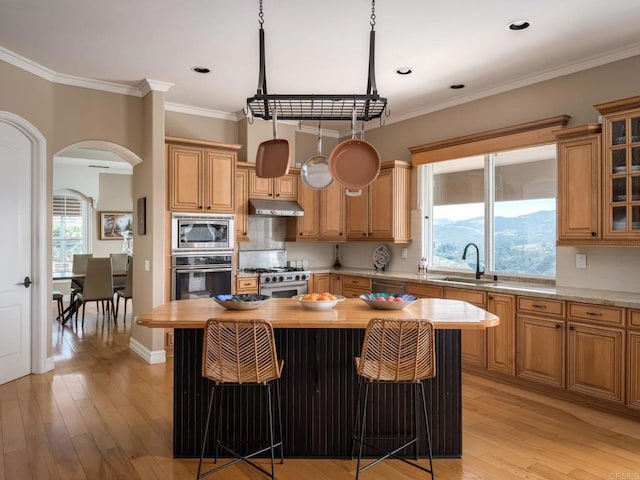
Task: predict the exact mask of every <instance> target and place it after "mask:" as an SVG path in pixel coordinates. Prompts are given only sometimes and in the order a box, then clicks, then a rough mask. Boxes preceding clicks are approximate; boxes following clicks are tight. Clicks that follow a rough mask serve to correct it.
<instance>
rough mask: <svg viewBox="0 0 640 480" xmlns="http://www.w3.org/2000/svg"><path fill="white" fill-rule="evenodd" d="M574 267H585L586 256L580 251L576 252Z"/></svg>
mask: <svg viewBox="0 0 640 480" xmlns="http://www.w3.org/2000/svg"><path fill="white" fill-rule="evenodd" d="M576 268H587V256H586V255H584V254H581V253H578V254H576Z"/></svg>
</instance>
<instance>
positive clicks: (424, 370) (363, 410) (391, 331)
mask: <svg viewBox="0 0 640 480" xmlns="http://www.w3.org/2000/svg"><path fill="white" fill-rule="evenodd" d="M355 363H356V373H357V375H358V404H357V410H356V415H355V417H354V419H355V421H354V428H353V437H352V438H353V440H352V447H351V452H352V457H353V451H354V448H355V446H356V442H359V450H358V463H357V466H356V480H357V479H358V477H359V475H360V473H362V472H363V471H365V470H367V469H368V468H370V467H373V466H374V465H376V464H377V463H378V462H380V461H382V460H384V459H386V458H389V457H392V458H395V459H398V460H401V461H403V462H405V463H407V464H409V465H411V466H412V467H416V468H418V469H420V470H422V471H424V472H427V473H428V474H430V476H431V479H432V480H433V478H434V477H433V452H432V449H431V433H430V431H429V419H428V416H427V402H426V396H425V388H424V383H423V382H422V380H426V379H428V378H433V377H435V375H436V357H435V339H434V329H433V323H432V322H429V321H427V320H417V319H394V318H372V319H371V320H370V321H369V324H368V325H367V329H366V331H365V334H364V340H363V342H362V352H361V354H360V357H356V358H355ZM388 383H406V384H411V385H412V386H413V388H414V395H415V397H416V398H415V399H414V402H413V409H414V412H413V415H414V421H415V427H414V432H413V435H414V436H413V438H411V439H407V438H404V440H405V443H403V444H402V445H401V446H399V447H395V448H394V449H393V450H391V451H387V450H385V449H382V448H380V446H379V445H374V444H372V443H368V442H367V439H368V440H372V439H374V438H383V437H375V436H369V437H365V430H366V425H367V414H368V413H371V414H373V415H374V416H375V417H378V416H380V415H385V414H386V415H391V414H392V413H393V414H394V415H395V414H397V412H373V411H372V412H369V411H368V409H367V406H368V401H369V390H370V389H371V388H373V387H374V386H380V385H382V384H388ZM363 384H364V396H363V395H362V387H363ZM418 392H420V397H421V399H422V414H423V417H424V427H425V430H426V440H427V451H428V453H429V468H426V467H423V466H422V465H419V464H418V463H417V462H413V461H410V460H408V459H406V458H405V457H404V456H401V455H400V452H401V451H402V450H404V449H405V448H407V447H410V446H412V445H413V447H414V452H415V459H416V460H417V459H418V440H419V434H418V430H419V429H418V417H419V415H418V398H417V397H418V396H419V395H418ZM376 397H378V396H377V395H375V396H374V399H376ZM383 397H384V395H383ZM369 410H372V409H371V407H369ZM364 445H367V446H368V447H370V448H373V449H374V450H377V451H379V452H383V455H382V456H381V457H379V458H377V459H376V460H373V461H371V462H370V463H368V464H367V465H365V466H364V467H360V463H361V460H362V451H363V447H364Z"/></svg>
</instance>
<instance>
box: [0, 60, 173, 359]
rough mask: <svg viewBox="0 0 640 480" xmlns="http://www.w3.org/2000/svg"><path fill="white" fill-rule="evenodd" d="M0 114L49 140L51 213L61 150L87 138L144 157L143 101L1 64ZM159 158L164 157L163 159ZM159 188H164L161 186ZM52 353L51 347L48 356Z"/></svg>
mask: <svg viewBox="0 0 640 480" xmlns="http://www.w3.org/2000/svg"><path fill="white" fill-rule="evenodd" d="M0 110H5V111H8V112H11V113H13V114H16V115H19V116H21V117H22V118H24V119H25V120H27V121H29V122H30V123H32V124H33V125H34V126H35V127H36V128H37V129H38V130H39V131H40V132H41V133H42V134H43V135H44V137H45V138H46V140H47V166H46V192H45V195H46V198H47V199H48V203H47V209H48V211H49V212H50V211H51V197H52V183H53V173H52V171H53V168H52V163H53V155H54V154H55V153H57V152H59V151H60V150H62V149H63V148H65V147H67V146H69V145H72V144H74V143H78V142H81V141H85V140H104V141H107V142H113V143H115V144H118V145H121V146H123V147H125V148H127V149H129V150H131V151H132V152H134V153H135V154H137V155H138V156H141V157H142V159H143V160H144V159H145V157H144V156H143V155H142V152H143V148H142V147H143V145H144V139H145V136H144V125H145V124H146V123H148V120H147V119H146V117H145V116H144V115H145V111H144V110H143V99H142V98H137V97H132V96H125V95H117V94H113V93H107V92H102V91H98V90H90V89H85V88H79V87H71V86H66V85H57V84H53V83H51V82H49V81H47V80H44V79H42V78H39V77H37V76H36V75H33V74H31V73H28V72H25V71H23V70H21V69H19V68H17V67H14V66H12V65H10V64H8V63H6V62H3V61H0ZM154 114H155V115H158V116H159V117H160V118H163V116H164V115H163V112H161V113H157V112H154ZM162 135H164V132H163V133H162ZM162 144H163V141H162V140H161V145H162ZM160 158H163V157H162V155H161V156H160ZM163 187H164V186H163V184H162V185H160V187H159V188H160V189H163ZM163 195H164V193H163ZM47 219H48V220H47V225H46V231H47V232H50V231H51V215H47ZM159 238H162V237H159ZM136 244H137V242H136ZM50 251H51V250H50V248H49V254H48V256H47V259H46V262H47V268H48V277H49V278H51V253H50ZM136 273H137V272H136ZM51 287H52V281H50V282H49V288H51ZM154 300H155V301H156V304H158V303H162V301H161V300H158V299H157V298H154ZM134 308H135V307H134ZM48 314H49V318H47V322H46V324H47V328H48V334H49V336H50V335H51V326H52V318H51V312H50V311H48ZM50 355H51V348H50V347H49V348H48V351H47V356H50Z"/></svg>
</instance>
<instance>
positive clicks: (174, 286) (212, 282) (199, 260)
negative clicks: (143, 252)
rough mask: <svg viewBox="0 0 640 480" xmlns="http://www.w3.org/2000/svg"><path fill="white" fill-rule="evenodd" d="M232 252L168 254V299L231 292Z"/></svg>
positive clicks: (200, 296) (183, 298)
mask: <svg viewBox="0 0 640 480" xmlns="http://www.w3.org/2000/svg"><path fill="white" fill-rule="evenodd" d="M232 261H233V252H232V251H231V250H228V251H226V252H217V253H209V252H206V253H191V254H180V255H173V256H172V257H171V300H185V299H188V298H202V297H206V298H208V297H211V296H212V295H219V294H222V293H231V271H232Z"/></svg>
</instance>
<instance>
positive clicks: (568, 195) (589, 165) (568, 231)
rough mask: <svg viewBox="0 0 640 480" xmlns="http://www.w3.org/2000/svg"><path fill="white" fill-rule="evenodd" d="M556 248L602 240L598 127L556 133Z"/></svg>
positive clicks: (567, 129) (591, 126)
mask: <svg viewBox="0 0 640 480" xmlns="http://www.w3.org/2000/svg"><path fill="white" fill-rule="evenodd" d="M556 135H557V138H558V210H557V215H558V245H575V244H582V243H585V242H586V243H587V244H590V243H593V242H595V241H598V240H600V239H601V238H602V231H601V230H602V229H601V206H600V201H601V195H602V194H601V189H600V171H601V156H600V148H601V145H600V125H598V124H589V125H585V126H581V127H575V128H566V129H563V130H560V131H558V132H557V134H556Z"/></svg>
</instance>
